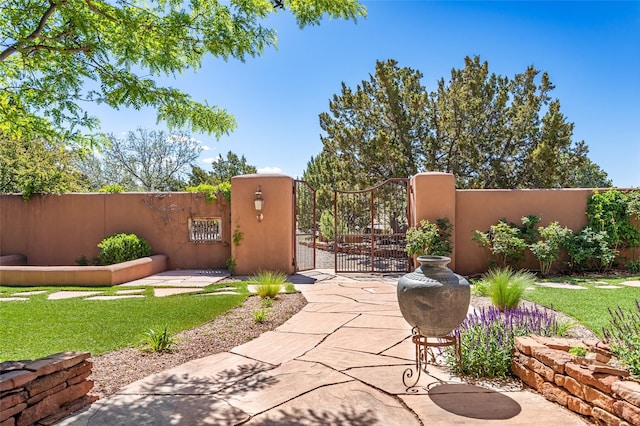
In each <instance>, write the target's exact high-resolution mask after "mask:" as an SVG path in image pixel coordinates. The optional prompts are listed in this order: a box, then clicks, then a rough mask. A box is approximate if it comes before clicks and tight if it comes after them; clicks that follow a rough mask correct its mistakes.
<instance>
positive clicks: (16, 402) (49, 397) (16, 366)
mask: <svg viewBox="0 0 640 426" xmlns="http://www.w3.org/2000/svg"><path fill="white" fill-rule="evenodd" d="M89 356H91V354H90V353H89V352H60V353H57V354H54V355H50V356H48V357H45V358H39V359H36V360H33V361H6V362H3V363H0V407H1V409H0V426H14V425H15V426H28V425H34V424H37V425H51V424H53V423H54V422H56V421H57V420H59V419H61V418H62V417H65V416H67V415H68V414H69V413H72V412H74V411H76V410H78V409H80V408H82V407H84V406H85V405H87V404H91V403H92V402H94V401H95V400H97V397H93V396H89V395H87V392H89V390H91V388H93V381H91V380H87V377H89V375H90V374H91V367H92V365H93V364H92V363H91V362H89V361H87V358H89Z"/></svg>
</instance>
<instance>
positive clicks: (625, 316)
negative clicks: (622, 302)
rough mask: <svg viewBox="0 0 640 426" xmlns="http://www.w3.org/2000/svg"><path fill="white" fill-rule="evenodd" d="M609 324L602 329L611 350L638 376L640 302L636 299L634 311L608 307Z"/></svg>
mask: <svg viewBox="0 0 640 426" xmlns="http://www.w3.org/2000/svg"><path fill="white" fill-rule="evenodd" d="M609 315H610V316H611V318H610V319H609V325H608V326H607V327H604V328H603V329H602V333H603V335H604V338H605V340H607V341H608V342H609V345H610V346H611V352H613V354H614V355H615V356H616V357H617V358H618V359H619V360H620V362H621V363H622V364H624V365H626V366H627V367H629V371H630V372H631V374H633V375H634V376H635V377H640V302H638V300H637V299H636V312H633V311H627V312H625V311H624V310H623V309H622V308H621V307H619V306H618V308H617V309H614V310H611V309H609Z"/></svg>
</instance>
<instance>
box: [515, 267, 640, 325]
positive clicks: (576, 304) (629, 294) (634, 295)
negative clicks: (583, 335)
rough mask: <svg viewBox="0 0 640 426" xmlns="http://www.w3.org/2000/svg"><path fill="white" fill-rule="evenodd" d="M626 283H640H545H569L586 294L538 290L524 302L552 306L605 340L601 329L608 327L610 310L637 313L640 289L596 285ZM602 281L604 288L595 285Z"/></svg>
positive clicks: (527, 294)
mask: <svg viewBox="0 0 640 426" xmlns="http://www.w3.org/2000/svg"><path fill="white" fill-rule="evenodd" d="M625 280H640V278H639V277H635V278H634V277H625V278H566V279H554V280H543V281H547V282H549V281H555V282H570V283H572V284H575V285H580V286H582V287H585V288H586V290H571V289H561V288H548V287H540V286H535V288H534V289H533V290H527V291H525V292H524V294H523V296H522V297H523V299H526V300H530V301H532V302H536V303H538V304H540V305H543V306H547V307H550V306H553V308H554V309H555V310H558V311H561V312H564V313H565V314H567V315H570V316H572V317H573V318H575V319H576V320H578V321H579V322H580V323H581V324H583V325H585V326H586V327H587V328H589V329H590V330H591V331H593V332H594V333H596V334H597V335H598V336H600V337H602V327H605V326H607V325H609V318H610V315H609V312H608V309H609V308H611V309H616V308H617V307H618V306H620V307H622V309H623V310H634V309H635V300H636V299H639V300H640V288H638V287H626V286H621V287H622V288H618V289H606V288H605V289H601V288H596V285H616V284H619V283H620V282H622V281H625ZM594 281H599V282H601V283H602V284H600V283H598V284H593V282H594Z"/></svg>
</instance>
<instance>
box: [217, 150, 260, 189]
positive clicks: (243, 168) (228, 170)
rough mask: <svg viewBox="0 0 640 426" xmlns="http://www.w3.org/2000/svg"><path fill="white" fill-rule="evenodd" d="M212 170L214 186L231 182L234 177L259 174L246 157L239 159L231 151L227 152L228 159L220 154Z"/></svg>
mask: <svg viewBox="0 0 640 426" xmlns="http://www.w3.org/2000/svg"><path fill="white" fill-rule="evenodd" d="M211 168H212V169H213V171H212V172H211V173H210V175H211V178H212V180H213V181H212V183H213V185H218V184H220V183H222V182H231V178H232V177H234V176H240V175H248V174H252V173H257V172H258V169H256V167H255V166H252V165H251V164H249V163H247V159H246V158H245V156H244V155H243V156H242V157H238V156H237V155H236V154H234V153H233V152H231V151H229V152H227V158H223V157H222V154H218V158H216V159H215V160H214V161H213V162H212V163H211Z"/></svg>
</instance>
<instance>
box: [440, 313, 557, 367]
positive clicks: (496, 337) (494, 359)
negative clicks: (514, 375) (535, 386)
mask: <svg viewBox="0 0 640 426" xmlns="http://www.w3.org/2000/svg"><path fill="white" fill-rule="evenodd" d="M559 331H560V327H559V324H558V322H557V320H556V318H555V315H553V314H552V313H551V312H550V311H548V310H546V309H540V308H537V307H536V308H531V309H529V308H518V309H512V310H507V311H505V312H500V310H499V309H498V308H496V307H493V306H492V307H490V308H481V309H478V310H476V311H475V312H474V313H472V314H470V315H468V316H467V318H466V319H465V320H464V321H463V322H462V324H460V326H459V327H458V328H456V329H455V330H454V331H453V333H452V334H453V336H454V337H457V338H458V337H459V338H460V342H461V345H462V348H461V350H462V362H461V363H460V364H459V363H458V359H457V357H456V353H455V350H454V349H453V347H448V348H447V349H446V351H445V356H446V362H447V365H448V366H449V368H451V370H452V371H453V372H454V373H456V374H460V375H463V376H469V377H475V378H480V377H485V378H493V377H506V376H508V375H510V374H511V353H512V351H513V340H514V338H515V337H517V336H525V335H528V334H537V335H541V336H556V335H558V334H559Z"/></svg>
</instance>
